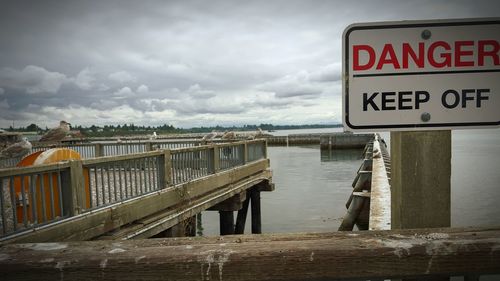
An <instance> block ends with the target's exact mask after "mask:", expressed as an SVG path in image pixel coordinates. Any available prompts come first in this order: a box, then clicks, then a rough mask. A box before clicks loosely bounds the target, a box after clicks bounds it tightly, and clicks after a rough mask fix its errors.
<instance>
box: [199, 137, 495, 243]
mask: <svg viewBox="0 0 500 281" xmlns="http://www.w3.org/2000/svg"><path fill="white" fill-rule="evenodd" d="M341 130H342V129H341V128H329V129H313V130H283V131H276V132H273V134H274V135H288V134H298V133H326V132H338V131H341ZM382 136H383V137H384V138H385V139H386V140H387V142H388V143H389V142H390V140H389V134H388V133H383V134H382ZM353 153H354V154H353ZM353 153H347V154H340V155H339V154H337V155H335V158H337V159H338V160H336V161H332V159H329V158H331V157H329V155H323V157H322V155H321V153H320V149H319V146H293V147H269V148H268V154H269V158H270V160H271V168H272V170H273V181H274V183H275V184H276V190H275V191H274V192H263V193H262V216H263V218H262V230H263V232H265V233H271V232H310V231H318V232H325V231H336V230H337V228H338V226H339V225H340V222H341V218H342V216H344V215H345V212H346V209H345V202H346V200H347V198H348V197H349V194H350V192H351V191H352V187H351V183H352V181H353V179H354V176H355V173H356V171H357V169H358V168H359V165H360V164H361V161H360V160H356V159H352V158H353V155H356V152H353ZM499 157H500V129H491V130H482V129H481V130H456V131H453V133H452V178H451V184H452V187H451V188H452V194H451V196H452V226H491V225H496V226H498V225H500V207H498V204H499V203H500V169H499V167H500V158H499ZM322 158H323V161H321V159H322ZM325 160H328V161H325ZM218 225H219V224H218V213H217V212H204V213H203V226H204V231H203V233H204V235H218V233H219V229H218V227H219V226H218ZM249 229H250V228H249V225H247V227H246V229H245V230H246V233H248V232H249Z"/></svg>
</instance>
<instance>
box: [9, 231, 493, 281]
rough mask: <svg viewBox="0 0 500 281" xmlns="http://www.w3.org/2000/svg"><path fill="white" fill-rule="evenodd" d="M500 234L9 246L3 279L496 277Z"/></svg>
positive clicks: (392, 234) (253, 237) (298, 236)
mask: <svg viewBox="0 0 500 281" xmlns="http://www.w3.org/2000/svg"><path fill="white" fill-rule="evenodd" d="M499 260H500V228H491V229H486V228H484V229H477V228H476V229H446V228H442V229H419V230H397V231H395V230H390V231H364V232H349V233H345V232H344V233H340V232H337V233H318V234H280V235H246V236H245V235H244V236H225V237H211V238H176V239H149V240H131V241H121V242H117V241H86V242H67V243H64V242H61V243H46V244H11V245H5V246H2V247H1V248H0V272H2V279H4V280H92V279H94V280H95V279H99V280H331V279H337V278H365V279H369V278H381V277H384V278H400V277H414V276H422V275H425V276H430V275H465V274H468V275H474V274H486V273H488V274H495V273H496V274H498V273H500V263H499V262H498V261H499Z"/></svg>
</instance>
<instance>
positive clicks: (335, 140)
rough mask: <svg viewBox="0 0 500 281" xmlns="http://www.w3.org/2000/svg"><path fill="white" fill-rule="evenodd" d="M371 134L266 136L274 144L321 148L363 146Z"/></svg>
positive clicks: (370, 137)
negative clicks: (315, 145) (316, 146)
mask: <svg viewBox="0 0 500 281" xmlns="http://www.w3.org/2000/svg"><path fill="white" fill-rule="evenodd" d="M372 138H373V134H352V133H317V134H291V135H287V136H267V137H266V139H267V144H268V145H274V146H289V145H311V144H319V145H320V147H321V149H330V150H331V149H349V148H363V147H365V145H366V143H367V142H369V141H370V140H371V139H372Z"/></svg>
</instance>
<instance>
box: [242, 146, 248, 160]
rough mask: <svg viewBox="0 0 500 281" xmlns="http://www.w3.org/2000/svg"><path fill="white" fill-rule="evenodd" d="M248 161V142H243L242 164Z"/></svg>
mask: <svg viewBox="0 0 500 281" xmlns="http://www.w3.org/2000/svg"><path fill="white" fill-rule="evenodd" d="M247 162H248V144H247V143H246V142H245V143H244V144H243V165H245V164H246V163H247Z"/></svg>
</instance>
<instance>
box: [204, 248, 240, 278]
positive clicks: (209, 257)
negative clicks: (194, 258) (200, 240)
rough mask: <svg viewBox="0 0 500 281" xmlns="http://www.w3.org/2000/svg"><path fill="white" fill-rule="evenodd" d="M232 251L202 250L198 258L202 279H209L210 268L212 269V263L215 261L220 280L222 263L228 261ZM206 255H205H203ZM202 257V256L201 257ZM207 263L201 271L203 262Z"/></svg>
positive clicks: (222, 268)
mask: <svg viewBox="0 0 500 281" xmlns="http://www.w3.org/2000/svg"><path fill="white" fill-rule="evenodd" d="M231 253H234V251H231V250H210V251H206V252H202V253H201V254H202V257H201V258H199V259H198V261H199V262H201V263H202V264H201V270H202V280H210V270H211V269H212V263H216V264H217V266H218V269H219V281H222V274H223V270H224V264H225V263H226V262H227V261H229V256H230V255H231ZM205 255H206V256H205ZM203 257H204V258H203ZM204 263H206V264H207V271H206V272H203V264H204Z"/></svg>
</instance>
